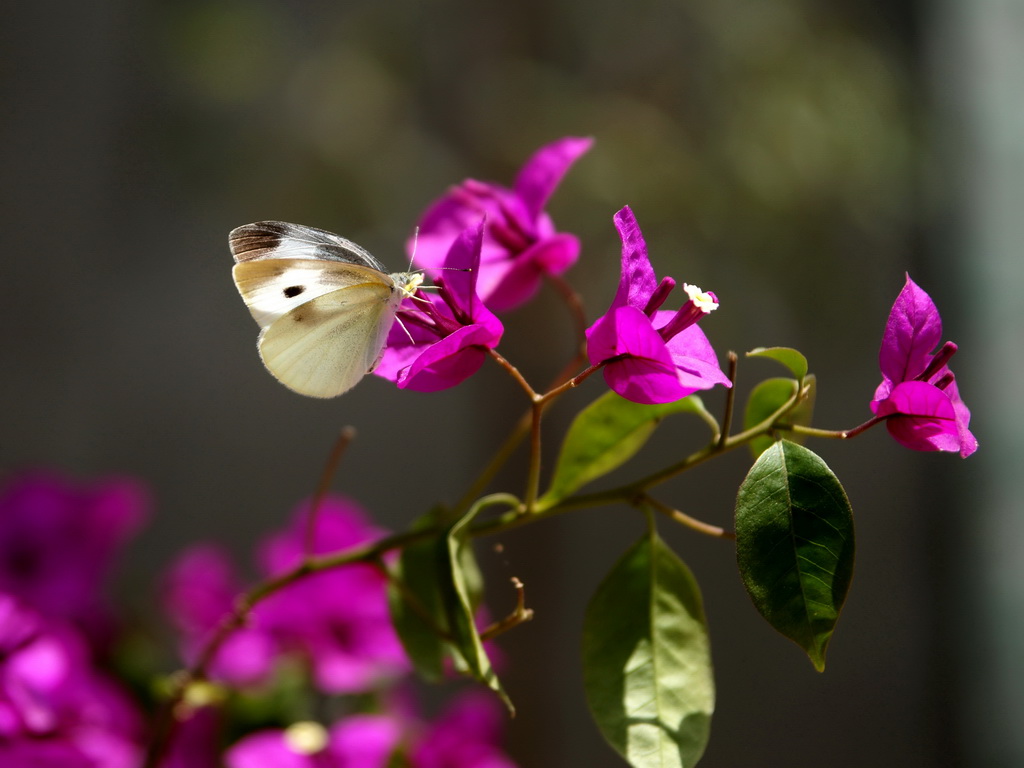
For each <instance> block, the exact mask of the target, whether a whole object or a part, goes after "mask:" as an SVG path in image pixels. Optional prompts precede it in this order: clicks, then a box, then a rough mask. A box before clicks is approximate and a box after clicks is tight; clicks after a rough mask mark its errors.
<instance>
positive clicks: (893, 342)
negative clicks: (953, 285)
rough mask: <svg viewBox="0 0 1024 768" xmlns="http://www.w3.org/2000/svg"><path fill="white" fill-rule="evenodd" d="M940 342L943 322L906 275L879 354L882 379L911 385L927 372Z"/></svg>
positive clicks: (925, 294)
mask: <svg viewBox="0 0 1024 768" xmlns="http://www.w3.org/2000/svg"><path fill="white" fill-rule="evenodd" d="M941 341H942V319H941V318H940V317H939V311H938V309H937V308H936V307H935V303H934V302H933V301H932V300H931V297H930V296H929V295H928V294H927V293H925V292H924V291H923V290H921V288H920V287H919V286H918V285H917V284H916V283H915V282H914V281H913V280H911V279H910V275H907V281H906V284H905V285H904V286H903V290H902V291H900V295H899V296H897V297H896V301H895V303H894V304H893V305H892V311H891V312H890V313H889V320H888V322H887V323H886V326H885V332H884V333H883V335H882V346H881V349H880V350H879V353H878V364H879V367H880V368H881V370H882V375H883V376H884V377H886V378H887V379H889V380H890V381H891V382H893V383H897V384H898V383H899V382H901V381H910V380H911V379H913V378H914V377H915V376H917V375H918V374H920V373H921V372H922V371H924V369H925V368H926V367H927V365H928V362H929V360H930V357H931V352H932V351H933V350H934V349H935V348H936V347H937V346H938V345H939V343H940V342H941ZM884 384H885V382H883V386H884ZM876 399H878V395H877V393H876Z"/></svg>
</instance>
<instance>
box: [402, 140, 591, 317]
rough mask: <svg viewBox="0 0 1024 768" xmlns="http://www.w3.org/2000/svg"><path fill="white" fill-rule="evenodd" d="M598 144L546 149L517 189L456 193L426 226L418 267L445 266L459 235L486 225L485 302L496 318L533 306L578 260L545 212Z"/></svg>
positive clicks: (477, 187) (468, 185) (570, 240)
mask: <svg viewBox="0 0 1024 768" xmlns="http://www.w3.org/2000/svg"><path fill="white" fill-rule="evenodd" d="M592 143H593V140H592V139H589V138H576V137H566V138H563V139H559V140H558V141H554V142H552V143H550V144H547V145H545V146H543V147H541V148H540V149H539V150H537V152H536V153H534V155H533V156H532V157H531V158H530V159H529V160H528V161H527V163H526V165H524V166H523V168H522V170H520V172H519V174H518V176H516V180H515V183H514V184H513V186H512V189H507V188H506V187H502V186H500V185H498V184H491V183H485V182H480V181H474V180H472V179H470V180H467V181H465V182H463V183H462V184H461V185H459V186H458V187H455V188H454V189H453V190H452V191H451V192H449V193H448V194H447V195H445V196H444V197H443V198H441V199H440V200H438V201H437V202H435V203H434V204H433V205H432V206H431V207H430V208H429V209H428V210H427V212H426V213H425V214H424V215H423V218H422V219H421V220H420V224H419V237H418V240H417V241H416V262H417V264H419V265H420V266H421V267H423V268H426V269H429V268H430V267H437V266H439V265H440V264H442V263H443V261H444V259H445V254H446V253H447V252H448V248H449V247H450V246H451V244H452V242H453V241H454V240H455V238H456V237H458V235H459V233H461V232H463V231H464V230H465V229H466V228H467V227H471V226H474V225H475V224H478V223H479V222H480V221H482V220H484V219H486V222H487V223H486V226H485V232H484V241H483V255H482V257H481V260H480V269H479V291H480V296H481V297H482V298H483V300H484V303H485V304H487V306H488V307H490V308H491V309H492V310H494V311H495V312H503V311H505V310H508V309H512V308H514V307H517V306H519V305H520V304H523V303H524V302H526V301H528V300H529V299H530V298H531V297H532V296H533V295H534V294H535V293H536V292H537V288H538V287H539V286H540V281H541V278H543V276H544V275H545V274H552V275H560V274H562V273H563V272H565V270H567V269H568V268H569V267H571V266H572V265H573V264H574V263H575V262H576V259H577V258H578V256H579V250H580V244H579V240H577V239H576V237H575V236H573V235H569V234H565V233H560V232H557V231H556V230H555V226H554V224H553V223H552V222H551V217H550V216H548V215H547V213H545V212H544V206H545V205H546V204H547V201H548V198H549V197H550V196H551V194H552V193H553V192H554V191H555V188H556V187H557V186H558V184H559V182H560V181H561V180H562V177H563V176H564V175H565V173H566V172H567V171H568V170H569V168H570V167H571V166H572V164H573V163H574V162H576V160H577V159H578V158H579V157H580V156H581V155H582V154H583V153H584V152H586V151H587V150H588V149H590V145H591V144H592Z"/></svg>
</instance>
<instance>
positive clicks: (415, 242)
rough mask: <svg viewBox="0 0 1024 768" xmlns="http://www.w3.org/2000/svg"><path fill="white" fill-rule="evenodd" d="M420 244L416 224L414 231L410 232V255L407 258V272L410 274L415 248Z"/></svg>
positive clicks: (414, 259) (418, 230)
mask: <svg viewBox="0 0 1024 768" xmlns="http://www.w3.org/2000/svg"><path fill="white" fill-rule="evenodd" d="M419 244H420V227H419V225H418V224H417V225H416V229H414V230H413V231H412V255H411V256H409V271H410V272H412V265H413V262H415V261H416V248H417V246H419Z"/></svg>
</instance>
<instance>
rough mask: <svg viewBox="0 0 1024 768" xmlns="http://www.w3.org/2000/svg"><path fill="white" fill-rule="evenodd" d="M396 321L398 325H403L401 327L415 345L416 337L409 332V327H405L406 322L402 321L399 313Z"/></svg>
mask: <svg viewBox="0 0 1024 768" xmlns="http://www.w3.org/2000/svg"><path fill="white" fill-rule="evenodd" d="M411 298H413V299H416V297H415V296H413V297H411ZM416 301H427V300H426V299H416ZM427 303H428V304H429V302H427ZM395 322H397V323H398V325H399V326H400V327H401V329H402V330H403V331H405V335H406V336H408V337H409V341H411V342H412V343H413V345H415V344H416V339H414V338H413V337H412V334H411V333H409V329H408V328H406V327H405V323H403V322H402V318H401V317H399V316H398V315H395Z"/></svg>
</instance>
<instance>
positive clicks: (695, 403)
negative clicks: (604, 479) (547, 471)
mask: <svg viewBox="0 0 1024 768" xmlns="http://www.w3.org/2000/svg"><path fill="white" fill-rule="evenodd" d="M682 412H689V413H695V414H698V415H700V416H702V418H706V419H707V420H710V421H712V422H713V421H714V419H713V417H712V416H711V415H710V414H708V413H707V411H706V410H704V404H703V403H702V402H701V400H700V398H699V397H697V396H695V395H690V396H689V397H684V398H683V399H681V400H677V401H676V402H674V403H663V404H660V405H643V404H641V403H634V402H632V401H630V400H626V399H625V398H624V397H620V396H619V395H617V394H615V393H614V392H607V393H605V394H604V395H602V396H601V397H599V398H598V399H597V400H595V401H594V402H592V403H591V404H590V405H588V406H587V407H586V408H584V409H583V410H582V411H580V413H579V414H578V415H577V416H576V418H575V420H574V421H573V423H572V425H571V426H570V427H569V431H568V433H567V434H566V436H565V441H564V442H563V443H562V451H561V453H560V454H559V456H558V463H557V464H556V465H555V474H554V477H553V478H552V480H551V487H550V488H548V491H547V493H545V494H544V495H543V496H542V497H541V498H540V499H539V500H538V502H537V509H538V510H543V509H547V508H548V507H551V506H554V505H555V504H557V503H558V502H559V501H561V500H562V499H564V498H566V497H567V496H569V495H570V494H571V493H573V492H574V491H576V490H577V489H578V488H580V487H582V486H583V485H585V484H586V483H589V482H591V481H592V480H596V479H597V478H599V477H601V476H602V475H605V474H607V473H609V472H611V471H612V470H613V469H615V468H617V467H619V466H621V465H622V464H623V463H625V462H626V461H628V460H629V459H630V458H632V456H633V455H634V454H636V452H637V451H639V450H640V448H641V447H643V444H644V443H646V442H647V439H648V438H649V437H650V436H651V433H652V432H654V429H655V427H657V426H658V424H659V422H660V421H661V420H662V419H663V418H665V417H666V416H668V415H669V414H672V413H682Z"/></svg>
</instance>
